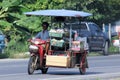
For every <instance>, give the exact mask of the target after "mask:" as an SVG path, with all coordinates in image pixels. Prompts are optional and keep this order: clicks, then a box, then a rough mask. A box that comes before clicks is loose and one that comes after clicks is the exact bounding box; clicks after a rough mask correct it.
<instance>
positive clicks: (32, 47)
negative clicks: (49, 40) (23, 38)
mask: <svg viewBox="0 0 120 80" xmlns="http://www.w3.org/2000/svg"><path fill="white" fill-rule="evenodd" d="M29 49H35V50H38V47H37V46H34V45H30V46H29Z"/></svg>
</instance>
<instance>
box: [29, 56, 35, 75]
mask: <svg viewBox="0 0 120 80" xmlns="http://www.w3.org/2000/svg"><path fill="white" fill-rule="evenodd" d="M35 59H36V56H31V57H30V59H29V62H28V74H29V75H31V74H33V73H34V71H35V65H34V64H35Z"/></svg>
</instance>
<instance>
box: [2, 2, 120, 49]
mask: <svg viewBox="0 0 120 80" xmlns="http://www.w3.org/2000/svg"><path fill="white" fill-rule="evenodd" d="M6 4H7V5H6ZM119 5H120V0H107V1H105V0H87V1H86V0H0V29H1V30H2V31H3V32H4V34H5V35H6V37H7V38H8V39H9V40H8V41H9V43H8V46H16V43H18V42H21V41H23V42H25V41H27V39H28V38H31V37H32V36H34V34H36V33H37V32H39V31H40V30H41V27H40V25H41V22H42V21H48V22H50V18H49V17H47V18H46V17H43V16H42V17H36V16H26V15H24V14H23V13H24V12H27V11H34V10H43V9H72V10H79V11H86V12H90V13H92V14H93V16H91V17H89V18H87V19H88V20H91V21H95V22H96V23H98V24H99V25H101V24H102V23H112V22H114V21H117V20H119V19H120V16H119V14H120V10H119ZM24 45H26V44H24ZM16 47H17V46H16ZM9 49H11V47H9ZM15 50H18V51H19V48H16V49H15Z"/></svg>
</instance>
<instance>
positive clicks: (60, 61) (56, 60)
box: [46, 55, 70, 67]
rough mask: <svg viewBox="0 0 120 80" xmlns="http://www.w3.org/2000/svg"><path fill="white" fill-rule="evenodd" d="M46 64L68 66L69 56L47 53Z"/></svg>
mask: <svg viewBox="0 0 120 80" xmlns="http://www.w3.org/2000/svg"><path fill="white" fill-rule="evenodd" d="M46 65H47V66H58V67H69V66H70V57H68V56H56V55H47V56H46Z"/></svg>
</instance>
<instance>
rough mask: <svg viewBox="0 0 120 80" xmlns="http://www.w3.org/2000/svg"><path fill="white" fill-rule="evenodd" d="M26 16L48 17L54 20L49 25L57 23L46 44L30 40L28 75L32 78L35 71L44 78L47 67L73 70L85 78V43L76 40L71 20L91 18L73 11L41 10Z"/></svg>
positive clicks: (81, 38)
mask: <svg viewBox="0 0 120 80" xmlns="http://www.w3.org/2000/svg"><path fill="white" fill-rule="evenodd" d="M25 14H26V15H41V16H42V15H43V16H50V17H52V18H51V19H54V20H52V21H55V22H56V23H52V22H51V29H50V31H49V36H50V39H49V40H48V41H43V40H40V39H34V40H29V42H30V43H31V45H30V46H29V51H30V54H31V57H30V60H29V63H28V74H33V72H34V70H39V69H40V70H41V72H42V73H43V74H46V73H47V70H48V68H49V67H60V68H75V67H76V68H78V69H79V71H80V74H85V72H86V68H88V62H87V53H88V47H87V39H86V37H81V36H79V33H78V31H77V30H76V29H72V28H73V27H74V26H73V24H77V25H79V23H78V22H74V23H73V22H71V19H72V18H77V17H86V16H90V15H91V14H90V13H86V12H82V11H73V10H40V11H33V12H26V13H25ZM66 17H67V18H66Z"/></svg>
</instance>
